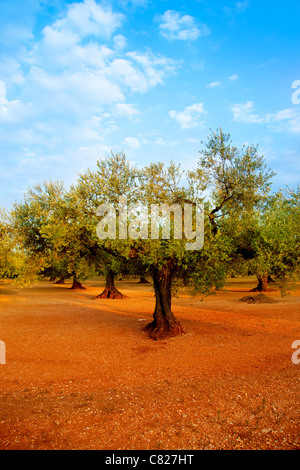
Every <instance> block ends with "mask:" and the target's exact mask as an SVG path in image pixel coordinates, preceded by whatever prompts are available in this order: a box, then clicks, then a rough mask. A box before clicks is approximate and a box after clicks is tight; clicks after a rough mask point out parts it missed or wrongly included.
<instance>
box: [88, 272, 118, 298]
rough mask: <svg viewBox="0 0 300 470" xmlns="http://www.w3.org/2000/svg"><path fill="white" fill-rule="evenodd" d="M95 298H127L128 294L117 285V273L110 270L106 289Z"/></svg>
mask: <svg viewBox="0 0 300 470" xmlns="http://www.w3.org/2000/svg"><path fill="white" fill-rule="evenodd" d="M94 299H126V295H124V294H122V292H120V291H118V289H117V288H116V286H115V273H114V272H113V271H111V270H108V272H107V274H106V285H105V289H104V291H103V292H102V293H101V294H99V295H97V296H96V297H94Z"/></svg>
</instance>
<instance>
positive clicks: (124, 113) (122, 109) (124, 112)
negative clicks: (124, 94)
mask: <svg viewBox="0 0 300 470" xmlns="http://www.w3.org/2000/svg"><path fill="white" fill-rule="evenodd" d="M115 110H116V113H117V115H118V116H120V117H128V118H130V119H131V118H133V117H134V116H136V115H138V114H140V112H139V111H138V110H137V109H135V107H134V105H132V104H128V103H117V104H116V106H115Z"/></svg>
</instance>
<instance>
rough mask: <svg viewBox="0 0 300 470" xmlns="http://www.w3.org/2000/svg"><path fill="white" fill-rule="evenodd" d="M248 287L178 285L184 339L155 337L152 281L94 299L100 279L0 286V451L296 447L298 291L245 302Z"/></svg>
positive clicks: (299, 435)
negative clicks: (1, 352) (199, 289)
mask: <svg viewBox="0 0 300 470" xmlns="http://www.w3.org/2000/svg"><path fill="white" fill-rule="evenodd" d="M255 284H256V283H255V279H253V278H252V279H241V278H236V279H231V280H230V282H228V283H227V285H226V288H225V290H224V291H219V292H218V293H217V294H216V295H215V296H211V297H209V298H206V299H205V300H204V301H203V302H201V300H200V298H195V297H191V296H190V295H189V293H188V292H187V291H184V290H182V291H180V292H179V294H178V297H176V298H174V299H173V312H174V313H175V315H176V316H177V318H178V319H179V320H180V321H181V324H182V326H183V328H184V330H185V334H184V335H183V336H180V337H176V338H171V339H168V340H161V341H153V340H150V339H149V338H147V336H146V334H145V333H144V332H143V327H144V326H145V325H146V324H147V322H150V321H151V320H152V312H153V310H154V294H153V289H152V287H151V284H149V285H143V284H138V282H137V280H135V279H133V280H128V281H119V282H118V283H117V287H118V288H119V290H121V291H122V292H123V293H124V294H126V295H127V296H128V298H127V299H125V300H99V299H98V300H92V298H93V297H94V296H95V295H96V294H99V293H100V292H101V291H102V290H103V287H104V283H103V280H99V279H96V280H91V281H88V282H86V283H85V286H86V287H87V289H86V290H84V291H72V290H70V289H69V288H70V284H68V283H67V284H66V285H64V286H56V285H53V284H52V283H50V282H41V283H39V284H38V285H37V286H32V287H30V288H23V289H21V288H19V287H17V286H16V285H14V284H13V283H5V282H4V281H1V282H0V340H2V341H4V342H5V345H6V364H2V365H0V379H1V385H0V449H24V450H26V449H72V450H77V449H78V450H79V449H84V450H88V449H105V450H112V449H113V450H120V449H123V450H124V449H126V450H132V449H137V450H140V449H145V450H147V449H150V450H159V449H161V450H171V449H173V450H175V449H177V450H178V449H180V450H181V449H300V407H299V391H300V364H294V363H293V362H292V354H293V352H295V349H292V343H293V342H294V341H295V340H300V288H299V289H298V290H297V291H295V292H293V293H292V295H290V296H288V297H284V298H282V297H280V294H279V293H277V292H272V293H268V296H269V297H272V298H273V299H277V300H279V302H278V303H266V304H248V303H244V302H240V301H239V299H241V298H242V297H244V296H245V295H250V294H249V293H248V291H249V289H251V288H252V287H254V286H255ZM299 358H300V351H299Z"/></svg>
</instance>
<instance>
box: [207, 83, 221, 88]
mask: <svg viewBox="0 0 300 470" xmlns="http://www.w3.org/2000/svg"><path fill="white" fill-rule="evenodd" d="M220 85H221V82H211V83H209V84H208V85H206V88H216V87H218V86H220Z"/></svg>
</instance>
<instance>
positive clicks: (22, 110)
mask: <svg viewBox="0 0 300 470" xmlns="http://www.w3.org/2000/svg"><path fill="white" fill-rule="evenodd" d="M30 108H31V104H30V103H29V104H27V105H26V104H25V103H22V102H21V101H20V100H12V101H8V99H7V98H6V84H5V82H4V81H3V80H0V122H2V123H6V124H12V123H17V122H18V123H19V122H20V121H22V120H23V119H24V118H28V117H29V114H30V112H31V109H30Z"/></svg>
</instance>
